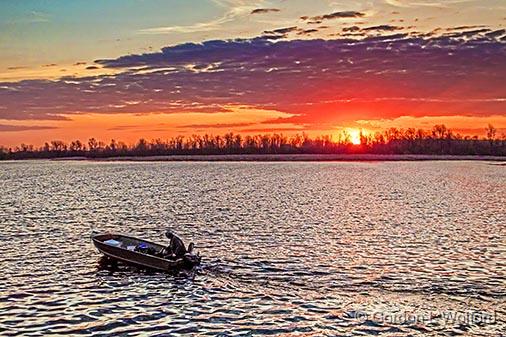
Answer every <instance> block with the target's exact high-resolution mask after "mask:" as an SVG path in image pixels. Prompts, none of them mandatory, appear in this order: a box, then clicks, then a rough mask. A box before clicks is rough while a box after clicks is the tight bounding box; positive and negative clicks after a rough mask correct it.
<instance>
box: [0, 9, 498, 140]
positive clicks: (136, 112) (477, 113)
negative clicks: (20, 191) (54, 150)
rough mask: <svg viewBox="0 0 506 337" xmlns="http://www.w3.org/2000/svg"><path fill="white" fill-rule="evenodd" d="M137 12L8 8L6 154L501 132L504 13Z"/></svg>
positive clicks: (1, 123) (3, 107)
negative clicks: (192, 140)
mask: <svg viewBox="0 0 506 337" xmlns="http://www.w3.org/2000/svg"><path fill="white" fill-rule="evenodd" d="M126 3H127V4H130V5H131V6H130V5H125V6H119V7H115V6H113V5H111V4H109V5H107V6H106V5H104V4H102V3H101V2H95V1H91V2H89V3H88V2H87V3H86V5H85V3H84V2H83V3H80V4H75V5H71V4H70V3H65V2H63V3H60V2H58V3H56V2H55V3H52V2H49V3H44V4H39V3H38V2H37V1H19V2H10V3H9V5H7V4H4V5H2V6H3V7H4V8H2V11H0V21H1V22H4V23H5V24H6V25H8V27H9V28H8V29H3V30H2V31H3V40H4V41H3V42H4V44H5V45H8V46H9V48H8V49H4V50H2V51H0V146H7V147H15V146H17V145H20V144H21V143H25V144H26V143H29V144H34V145H36V146H40V145H42V144H44V142H47V141H51V140H55V139H56V140H62V141H65V142H70V141H72V140H75V139H79V140H82V141H86V140H87V139H89V138H91V137H95V138H98V139H101V140H103V141H106V142H108V141H110V140H111V139H116V140H123V141H126V142H129V143H134V142H136V141H137V140H138V139H139V138H145V139H168V138H170V137H176V136H185V137H189V136H191V135H193V134H198V135H205V134H214V135H216V134H225V133H227V132H233V133H238V134H241V135H254V134H284V135H294V134H302V133H305V134H309V135H311V136H319V135H335V133H336V130H346V131H347V132H348V133H349V136H350V140H351V142H352V143H353V144H356V145H358V144H360V130H361V129H363V130H364V129H367V130H368V132H369V134H371V135H372V134H374V133H375V132H384V131H385V130H388V129H389V128H392V127H395V128H399V129H408V128H416V129H424V130H430V129H431V128H432V126H433V125H436V124H445V125H446V126H448V127H450V128H451V129H452V130H453V131H454V132H456V133H459V134H462V135H464V136H475V135H476V136H480V137H484V136H486V128H487V126H488V125H493V126H494V127H495V129H496V130H497V137H498V138H500V137H502V135H503V134H506V115H505V111H506V86H505V82H504V78H506V55H505V47H504V45H505V41H506V33H505V31H504V15H503V13H504V11H503V10H502V9H503V6H502V5H501V4H499V2H496V1H491V2H489V3H487V4H488V5H487V4H485V3H481V2H476V1H452V2H448V3H445V4H444V5H443V4H438V3H437V2H434V3H431V5H430V6H425V5H423V4H422V3H420V2H416V1H410V0H403V1H380V0H374V1H354V2H346V3H343V2H329V1H318V0H317V1H312V2H311V3H310V4H309V3H308V2H290V3H288V2H285V1H277V0H275V1H271V2H269V3H268V6H267V7H266V5H267V3H263V2H245V1H229V0H223V1H221V0H220V1H203V2H200V3H199V4H198V7H199V11H198V13H196V11H195V9H194V6H196V4H192V2H191V1H175V2H174V3H177V6H176V7H177V8H178V10H177V11H174V10H172V7H171V5H169V3H162V4H160V3H158V2H154V1H145V2H142V5H139V4H138V3H137V2H135V1H130V0H126ZM171 3H172V2H171ZM122 4H123V3H122ZM136 6H137V7H136ZM139 6H140V7H139ZM139 10H142V15H139V14H138V11H139ZM96 13H103V16H97V15H96ZM160 13H164V14H163V15H161V14H160ZM110 15H114V17H115V18H116V19H115V22H116V23H114V24H113V23H111V22H110V20H109V19H107V18H108V17H109V16H110ZM91 18H93V19H91ZM41 34H43V36H45V37H44V38H42V37H41V36H42V35H41ZM20 36H22V37H23V38H19V37H20ZM47 36H51V39H48V38H46V37H47Z"/></svg>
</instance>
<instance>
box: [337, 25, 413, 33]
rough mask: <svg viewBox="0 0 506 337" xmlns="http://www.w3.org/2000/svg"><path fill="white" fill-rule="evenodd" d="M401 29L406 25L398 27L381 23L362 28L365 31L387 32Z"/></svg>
mask: <svg viewBox="0 0 506 337" xmlns="http://www.w3.org/2000/svg"><path fill="white" fill-rule="evenodd" d="M401 29H404V27H397V26H391V25H379V26H372V27H367V28H363V29H362V30H363V31H384V32H385V31H386V32H391V31H394V30H401ZM343 31H344V29H343Z"/></svg>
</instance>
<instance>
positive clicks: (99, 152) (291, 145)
mask: <svg viewBox="0 0 506 337" xmlns="http://www.w3.org/2000/svg"><path fill="white" fill-rule="evenodd" d="M347 153H350V154H351V153H370V154H433V155H494V156H506V136H505V135H504V134H503V135H502V136H501V137H498V135H497V130H496V129H495V128H494V127H493V126H492V125H489V126H488V127H487V129H486V136H485V137H482V138H479V137H477V136H461V135H460V134H457V133H454V132H453V131H452V130H450V129H448V128H447V127H446V126H445V125H442V124H441V125H435V126H434V127H433V128H432V129H431V130H423V129H413V128H408V129H397V128H390V129H387V130H385V131H383V132H377V133H375V134H365V133H362V132H361V133H360V144H359V145H354V144H353V143H352V138H351V135H350V134H349V133H347V132H346V131H342V132H341V133H339V134H338V135H337V137H332V136H318V137H315V138H311V137H309V136H307V135H306V134H304V133H303V134H296V135H293V136H284V135H282V134H266V135H256V136H249V135H245V136H243V135H240V134H234V133H232V132H229V133H226V134H224V135H217V136H213V135H207V134H206V135H192V136H189V137H183V136H176V137H172V138H170V139H168V140H161V139H154V140H151V141H147V140H146V139H140V140H139V141H138V142H137V143H135V144H133V145H127V144H126V143H124V142H118V141H116V140H114V139H113V140H111V141H110V142H109V143H104V142H102V141H98V140H96V139H95V138H91V139H89V140H88V142H86V143H83V142H81V141H79V140H75V141H72V142H70V143H65V142H62V141H59V140H53V141H51V142H46V143H45V144H44V145H43V146H41V147H34V146H33V145H27V144H21V145H20V146H17V147H15V148H5V147H0V159H35V158H64V157H86V158H107V157H126V156H160V155H195V154H200V155H206V154H213V155H226V154H347Z"/></svg>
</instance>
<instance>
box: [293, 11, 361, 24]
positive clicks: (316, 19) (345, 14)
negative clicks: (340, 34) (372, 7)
mask: <svg viewBox="0 0 506 337" xmlns="http://www.w3.org/2000/svg"><path fill="white" fill-rule="evenodd" d="M364 16H365V13H361V12H356V11H341V12H334V13H330V14H325V15H317V16H311V17H309V16H301V17H300V18H301V19H302V20H304V21H308V23H321V22H322V21H323V20H332V19H343V18H361V17H364Z"/></svg>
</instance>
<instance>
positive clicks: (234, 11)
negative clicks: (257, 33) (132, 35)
mask: <svg viewBox="0 0 506 337" xmlns="http://www.w3.org/2000/svg"><path fill="white" fill-rule="evenodd" d="M213 2H215V3H216V4H217V5H219V6H220V7H223V8H225V13H224V14H223V15H222V16H221V17H219V18H217V19H213V20H210V21H207V22H199V23H195V24H192V25H187V26H180V25H176V26H164V27H153V28H146V29H141V30H140V31H139V33H141V34H166V33H195V32H207V31H213V30H217V29H220V28H221V26H222V25H223V24H225V23H228V22H232V21H234V20H236V19H238V18H240V17H243V16H246V15H249V14H250V13H251V12H252V11H253V10H254V7H252V5H249V4H247V3H246V2H244V3H243V2H242V1H233V0H232V1H219V0H214V1H213Z"/></svg>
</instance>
